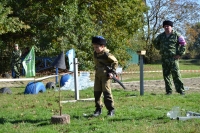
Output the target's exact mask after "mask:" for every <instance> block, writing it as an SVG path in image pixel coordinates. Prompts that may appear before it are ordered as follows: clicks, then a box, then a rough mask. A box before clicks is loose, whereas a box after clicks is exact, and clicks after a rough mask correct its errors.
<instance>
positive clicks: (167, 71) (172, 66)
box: [162, 58, 184, 93]
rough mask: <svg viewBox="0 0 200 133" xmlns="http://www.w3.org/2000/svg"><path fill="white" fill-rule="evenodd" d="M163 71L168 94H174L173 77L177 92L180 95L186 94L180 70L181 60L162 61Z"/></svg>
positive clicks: (169, 59)
mask: <svg viewBox="0 0 200 133" xmlns="http://www.w3.org/2000/svg"><path fill="white" fill-rule="evenodd" d="M162 70H163V78H164V81H165V89H166V92H167V93H169V92H172V81H171V76H172V78H173V82H174V86H175V89H176V91H177V92H178V93H182V92H184V86H183V82H182V79H181V73H180V70H179V60H175V59H174V58H168V59H162Z"/></svg>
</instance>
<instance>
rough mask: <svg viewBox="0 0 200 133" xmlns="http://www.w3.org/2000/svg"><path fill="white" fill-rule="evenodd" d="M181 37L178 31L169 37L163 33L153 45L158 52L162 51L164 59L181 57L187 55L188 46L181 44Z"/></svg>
mask: <svg viewBox="0 0 200 133" xmlns="http://www.w3.org/2000/svg"><path fill="white" fill-rule="evenodd" d="M180 36H181V35H180V34H179V33H177V32H176V31H173V32H172V34H171V35H170V36H169V37H167V36H166V34H165V32H163V33H161V34H159V35H158V36H157V37H156V38H155V40H153V45H154V46H155V48H156V49H157V50H160V54H161V56H162V58H170V57H174V56H175V55H180V56H181V55H183V54H184V53H185V49H186V46H185V45H180V44H179V41H178V38H179V37H180Z"/></svg>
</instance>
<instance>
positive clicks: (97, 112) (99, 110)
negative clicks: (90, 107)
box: [93, 108, 102, 117]
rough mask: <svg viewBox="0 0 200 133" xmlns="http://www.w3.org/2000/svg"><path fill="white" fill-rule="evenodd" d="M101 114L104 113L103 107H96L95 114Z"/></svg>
mask: <svg viewBox="0 0 200 133" xmlns="http://www.w3.org/2000/svg"><path fill="white" fill-rule="evenodd" d="M100 114H102V110H101V108H96V110H95V111H94V114H93V116H95V117H97V116H99V115H100Z"/></svg>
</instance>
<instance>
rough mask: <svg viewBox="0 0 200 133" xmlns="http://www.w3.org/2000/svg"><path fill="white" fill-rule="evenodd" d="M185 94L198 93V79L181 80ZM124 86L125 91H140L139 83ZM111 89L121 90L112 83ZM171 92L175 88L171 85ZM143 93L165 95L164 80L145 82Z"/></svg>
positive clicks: (199, 90) (126, 83) (199, 85)
mask: <svg viewBox="0 0 200 133" xmlns="http://www.w3.org/2000/svg"><path fill="white" fill-rule="evenodd" d="M182 80H183V83H184V86H185V90H186V93H190V92H200V78H184V79H182ZM123 84H124V86H125V87H126V88H127V90H133V91H140V81H133V82H124V83H123ZM112 88H122V87H121V86H120V85H119V84H118V83H113V84H112ZM173 91H174V92H175V88H174V85H173ZM144 92H151V93H155V94H158V93H165V83H164V80H145V81H144Z"/></svg>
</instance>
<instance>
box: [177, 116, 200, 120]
mask: <svg viewBox="0 0 200 133" xmlns="http://www.w3.org/2000/svg"><path fill="white" fill-rule="evenodd" d="M197 118H198V119H199V118H200V116H188V117H187V116H186V117H177V120H180V121H186V120H189V119H197Z"/></svg>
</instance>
